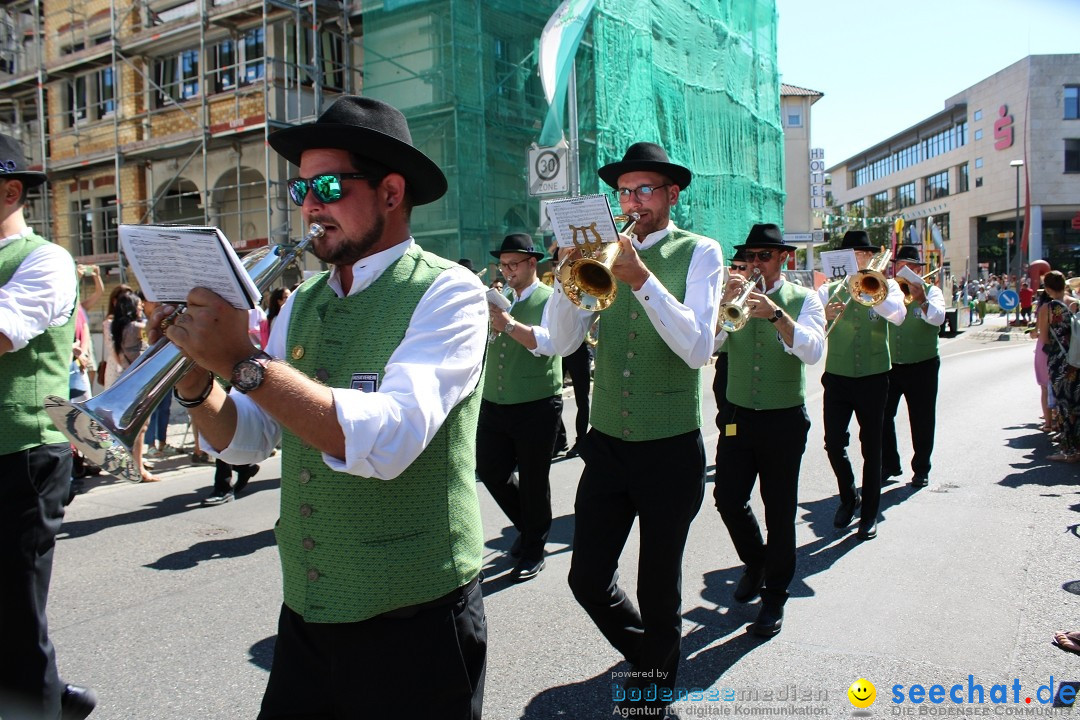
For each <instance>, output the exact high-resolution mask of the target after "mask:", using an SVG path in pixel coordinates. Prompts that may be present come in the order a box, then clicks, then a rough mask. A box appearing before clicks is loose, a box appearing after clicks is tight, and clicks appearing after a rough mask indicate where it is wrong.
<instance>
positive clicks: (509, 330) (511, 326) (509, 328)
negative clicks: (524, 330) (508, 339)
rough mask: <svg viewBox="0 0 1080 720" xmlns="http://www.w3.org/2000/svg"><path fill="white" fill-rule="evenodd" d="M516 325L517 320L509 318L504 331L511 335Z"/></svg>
mask: <svg viewBox="0 0 1080 720" xmlns="http://www.w3.org/2000/svg"><path fill="white" fill-rule="evenodd" d="M516 327H517V323H516V322H514V321H513V320H508V321H507V322H506V327H504V328H503V332H504V333H506V334H507V335H509V334H511V333H512V332H514V328H516Z"/></svg>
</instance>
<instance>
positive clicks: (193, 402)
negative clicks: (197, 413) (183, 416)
mask: <svg viewBox="0 0 1080 720" xmlns="http://www.w3.org/2000/svg"><path fill="white" fill-rule="evenodd" d="M206 374H207V375H209V376H210V377H209V378H207V383H206V389H205V390H203V391H202V393H201V394H200V395H199V397H197V398H192V399H190V400H188V399H187V398H183V397H180V393H178V392H177V391H176V387H175V386H174V387H173V391H172V394H173V397H174V398H176V402H178V403H180V407H184V408H193V407H199V406H200V405H202V404H203V403H204V402H206V398H208V397H210V392H211V391H212V390H213V389H214V373H212V372H209V371H207V373H206Z"/></svg>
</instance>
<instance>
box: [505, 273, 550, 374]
mask: <svg viewBox="0 0 1080 720" xmlns="http://www.w3.org/2000/svg"><path fill="white" fill-rule="evenodd" d="M539 286H540V281H539V280H538V279H536V278H533V281H532V285H530V286H529V287H527V288H525V289H524V290H522V291H521V295H518V294H517V291H516V290H514V289H513V288H511V289H510V290H511V293H512V295H513V297H512V298H510V310H513V309H514V306H515V305H517V304H518V303H519V302H523V301H524V300H528V298H529V296H530V295H532V294H533V291H534V290H536V288H537V287H539ZM510 310H507V312H510ZM550 313H551V300H550V299H549V300H548V301H547V302H546V303H544V312H543V314H542V315H541V316H540V323H539V324H538V325H531V326H530V327H532V331H533V338H535V339H536V348H535V349H534V350H529V348H527V347H526V348H525V349H526V350H529V352H531V353H532V354H533V355H534V356H535V357H540V356H541V355H545V356H548V357H550V356H552V355H554V354H555V346H554V345H552V344H551V333H550V332H548V326H549V325H550V324H551V316H550Z"/></svg>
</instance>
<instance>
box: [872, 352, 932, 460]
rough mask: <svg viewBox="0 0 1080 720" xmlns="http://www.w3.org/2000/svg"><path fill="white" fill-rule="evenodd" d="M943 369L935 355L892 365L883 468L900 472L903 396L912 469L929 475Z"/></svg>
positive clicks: (884, 427)
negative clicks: (899, 419)
mask: <svg viewBox="0 0 1080 720" xmlns="http://www.w3.org/2000/svg"><path fill="white" fill-rule="evenodd" d="M940 369H941V358H939V357H932V358H930V359H929V360H923V361H922V362H917V363H905V364H902V365H898V364H893V366H892V370H890V371H889V399H888V401H887V402H886V403H885V422H884V423H883V425H882V428H881V467H883V468H885V469H886V470H888V471H890V472H892V473H893V474H896V475H899V474H900V471H901V463H900V453H899V452H898V451H897V447H896V410H897V408H899V407H900V398H901V397H904V398H905V399H906V400H907V408H908V419H909V424H910V425H911V447H912V450H913V457H912V459H911V471H912V472H913V473H914V474H915V475H916V477H929V476H930V455H931V454H932V453H933V452H934V429H935V425H936V422H937V391H938V370H940Z"/></svg>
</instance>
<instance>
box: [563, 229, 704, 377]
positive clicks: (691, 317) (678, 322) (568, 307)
mask: <svg viewBox="0 0 1080 720" xmlns="http://www.w3.org/2000/svg"><path fill="white" fill-rule="evenodd" d="M674 229H675V224H674V223H668V226H667V227H666V228H664V229H663V230H657V231H656V232H654V233H649V234H648V235H646V236H645V238H644V239H642V240H639V239H638V238H637V237H636V236H635V237H633V241H634V245H635V246H636V247H637V249H638V250H648V249H649V248H650V247H652V246H653V245H655V244H656V243H658V242H660V241H661V240H663V239H664V238H666V237H667V236H668V233H670V232H671V231H672V230H674ZM723 279H724V254H723V251H721V249H720V243H718V242H716V241H715V240H711V239H709V238H702V239H701V240H699V241H698V242H697V244H696V245H695V246H694V251H693V254H692V255H691V257H690V268H689V269H688V270H687V273H686V294H685V296H684V299H683V302H679V300H678V298H676V297H675V296H674V295H672V294H671V293H670V292H669V291H668V289H667V288H665V287H664V286H663V284H661V282H660V281H659V280H658V279H657V277H656V275H655V274H654V273H651V272H650V273H649V279H648V280H646V281H645V284H644V285H642V286H641V289H640V290H637V291H634V297H636V298H637V300H638V302H640V303H641V305H642V307H643V308H644V309H645V314H646V315H648V316H649V320H650V321H651V322H652V325H653V327H654V328H655V329H656V332H657V333H658V334H659V335H660V337H661V338H663V340H664V342H665V343H666V344H667V346H668V347H669V348H670V349H671V351H672V352H673V353H675V354H676V355H678V356H679V357H680V358H682V360H683V361H684V362H685V363H686V364H687V365H688V366H689V367H691V368H700V367H704V366H705V365H706V364H707V363H708V362H709V358H711V357H712V354H713V341H714V340H715V331H716V319H717V313H718V306H719V304H720V298H721V296H722V295H723ZM548 307H549V308H551V316H550V319H551V325H549V326H548V331H549V332H550V333H551V342H552V344H553V345H554V347H555V351H556V352H558V353H559V354H560V355H563V356H566V355H569V354H570V353H572V352H574V351H575V350H577V349H578V347H580V346H581V343H582V341H583V340H584V339H585V334H586V333H587V332H588V331H589V325H590V324H591V322H592V317H593V313H591V312H589V311H588V310H583V309H581V308H579V307H578V306H577V305H574V304H573V303H572V302H570V300H569V299H568V298H567V297H566V295H565V293H563V290H562V284H561V283H560V282H559V279H558V273H556V278H555V294H554V295H553V296H552V298H551V300H549V301H548Z"/></svg>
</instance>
